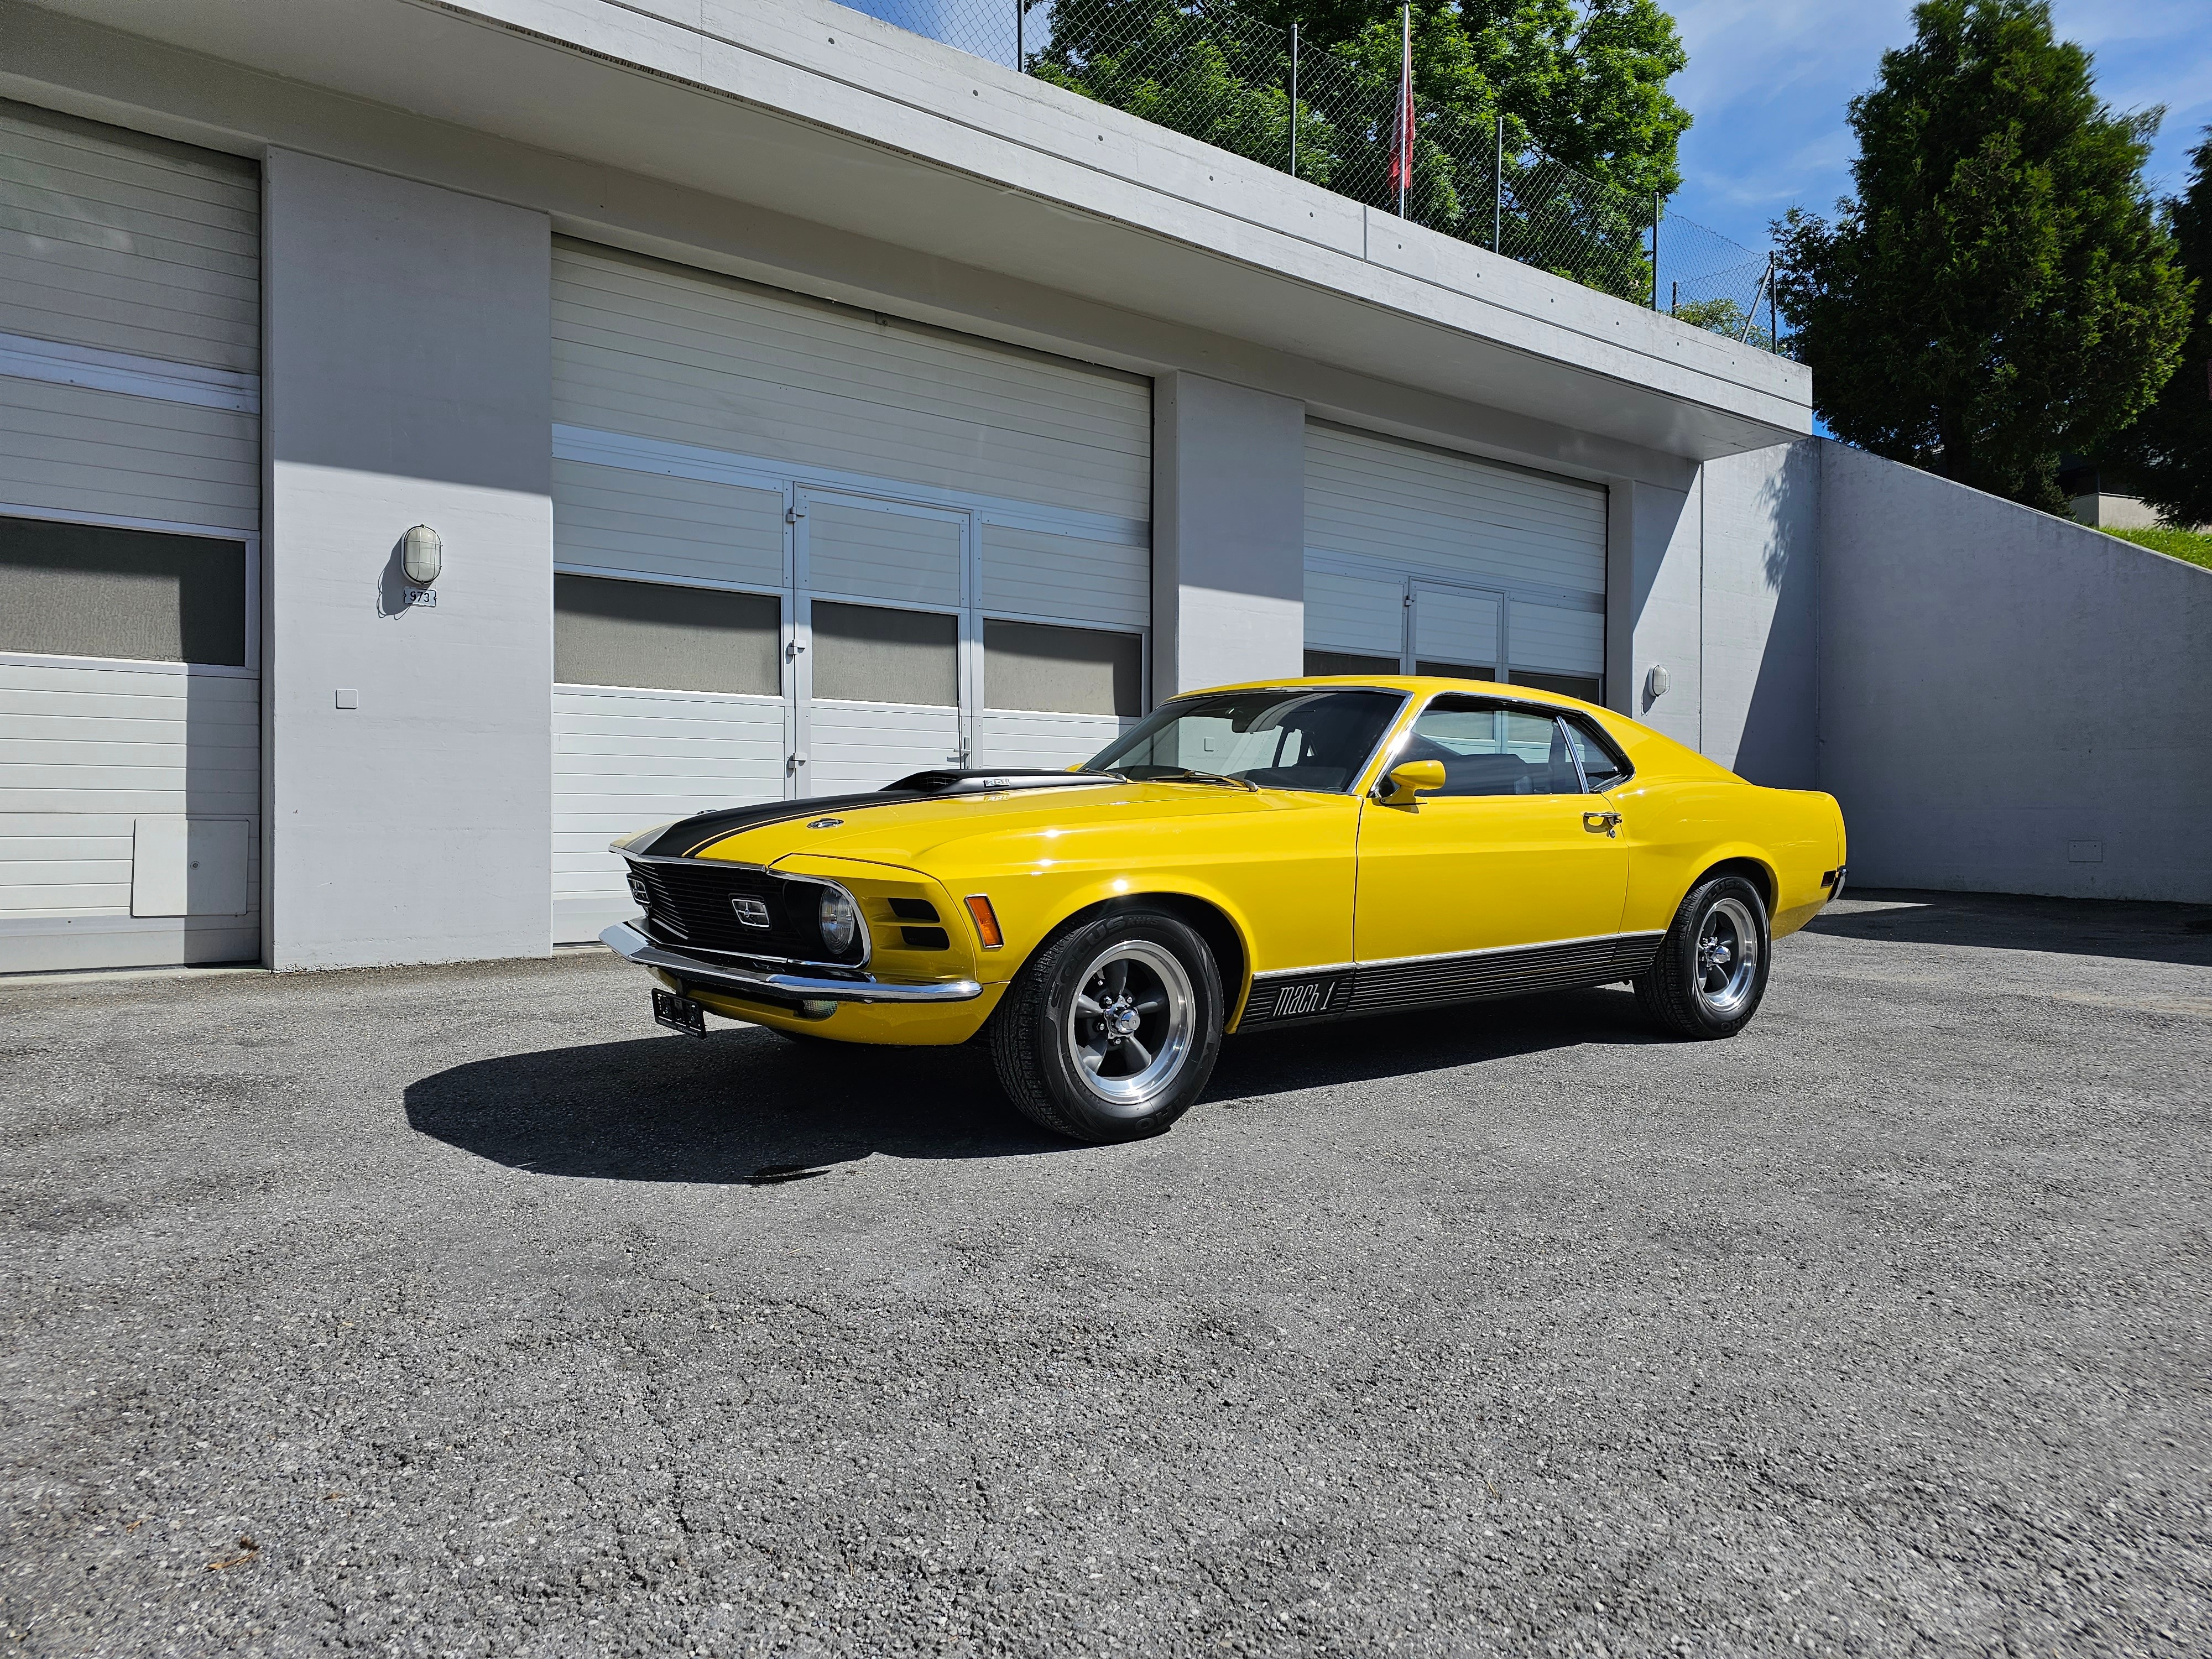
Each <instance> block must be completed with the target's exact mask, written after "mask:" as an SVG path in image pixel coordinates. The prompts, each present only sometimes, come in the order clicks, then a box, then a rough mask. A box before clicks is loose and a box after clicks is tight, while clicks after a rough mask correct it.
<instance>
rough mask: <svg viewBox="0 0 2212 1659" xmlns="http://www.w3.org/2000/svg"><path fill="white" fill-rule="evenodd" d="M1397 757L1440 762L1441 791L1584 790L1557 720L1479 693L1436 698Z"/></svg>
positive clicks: (1516, 792) (1568, 792) (1564, 792)
mask: <svg viewBox="0 0 2212 1659" xmlns="http://www.w3.org/2000/svg"><path fill="white" fill-rule="evenodd" d="M1397 758H1398V759H1399V760H1400V761H1412V760H1433V761H1442V762H1443V768H1444V787H1443V788H1442V789H1441V790H1438V791H1437V794H1439V795H1573V794H1579V793H1581V792H1582V782H1581V780H1580V779H1578V778H1577V776H1576V775H1575V766H1574V761H1573V759H1572V757H1571V756H1570V755H1569V754H1568V752H1567V744H1566V737H1565V733H1564V732H1563V731H1562V730H1561V728H1560V726H1559V722H1558V721H1557V720H1552V719H1550V718H1548V717H1547V716H1546V715H1542V714H1528V713H1527V712H1525V711H1524V710H1522V709H1517V708H1500V707H1499V706H1498V705H1497V704H1496V703H1492V702H1484V701H1483V700H1482V699H1480V698H1478V697H1438V698H1437V699H1436V701H1434V702H1431V704H1430V705H1429V706H1428V707H1427V708H1425V709H1424V710H1422V711H1421V714H1420V716H1419V718H1418V719H1417V720H1414V722H1413V732H1412V733H1411V735H1410V736H1409V737H1408V738H1407V740H1406V746H1405V747H1404V748H1403V749H1402V750H1400V751H1399V753H1398V757H1397ZM1431 799H1433V797H1431Z"/></svg>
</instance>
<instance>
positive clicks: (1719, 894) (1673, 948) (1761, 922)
mask: <svg viewBox="0 0 2212 1659" xmlns="http://www.w3.org/2000/svg"><path fill="white" fill-rule="evenodd" d="M1771 944H1772V940H1771V938H1770V936H1769V934H1768V932H1767V924H1766V902H1765V899H1763V898H1761V897H1760V896H1759V889H1758V888H1756V887H1754V886H1753V885H1752V884H1751V883H1750V882H1748V881H1747V880H1745V879H1744V878H1742V877H1741V876H1716V877H1714V878H1712V879H1711V880H1710V881H1703V882H1699V884H1698V885H1697V886H1696V887H1695V888H1693V889H1692V890H1691V892H1690V896H1688V897H1687V898H1686V899H1684V900H1683V901H1682V908H1680V910H1677V911H1676V912H1675V913H1674V926H1673V927H1669V928H1668V930H1667V937H1666V938H1665V939H1662V941H1661V942H1660V945H1659V953H1658V955H1657V956H1656V957H1653V958H1652V962H1651V966H1650V968H1648V969H1645V970H1644V973H1643V974H1642V975H1638V979H1637V981H1636V1000H1637V1002H1638V1005H1639V1006H1641V1007H1642V1008H1643V1010H1644V1013H1645V1014H1646V1015H1648V1016H1649V1017H1650V1018H1651V1020H1652V1021H1653V1022H1654V1023H1655V1024H1657V1025H1659V1026H1660V1027H1661V1028H1662V1029H1663V1030H1668V1031H1671V1032H1673V1033H1674V1035H1675V1036H1686V1037H1731V1036H1735V1034H1736V1033H1737V1032H1738V1031H1741V1030H1743V1028H1744V1027H1745V1026H1747V1025H1748V1024H1751V1017H1752V1016H1753V1014H1755V1013H1757V1012H1759V1001H1760V999H1762V998H1763V997H1765V994H1766V970H1767V962H1768V957H1769V954H1770V947H1771Z"/></svg>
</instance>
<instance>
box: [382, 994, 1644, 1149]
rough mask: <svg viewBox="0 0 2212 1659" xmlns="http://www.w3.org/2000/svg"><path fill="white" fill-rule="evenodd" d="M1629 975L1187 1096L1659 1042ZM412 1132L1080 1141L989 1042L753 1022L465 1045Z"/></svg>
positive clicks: (422, 1096) (1249, 1098)
mask: <svg viewBox="0 0 2212 1659" xmlns="http://www.w3.org/2000/svg"><path fill="white" fill-rule="evenodd" d="M1652 1041H1656V1039H1655V1038H1654V1037H1653V1036H1652V1035H1651V1033H1650V1031H1649V1030H1647V1029H1646V1028H1645V1027H1644V1025H1643V1024H1642V1023H1641V1021H1640V1019H1639V1018H1638V1015H1637V1012H1636V1006H1635V1000H1634V998H1633V997H1632V995H1631V994H1629V993H1628V992H1627V991H1626V989H1624V988H1615V989H1607V990H1595V991H1568V992H1559V993H1554V994H1550V995H1547V996H1537V997H1526V998H1517V999H1515V1000H1510V1001H1501V1002H1493V1003H1483V1004H1479V1005H1476V1006H1474V1007H1471V1008H1468V1007H1462V1008H1455V1009H1449V1010H1439V1011H1437V1012H1429V1013H1419V1014H1398V1015H1391V1016H1389V1017H1385V1018H1376V1019H1363V1020H1353V1021H1346V1022H1345V1023H1343V1024H1334V1025H1322V1026H1316V1027H1310V1028H1308V1029H1305V1030H1280V1031H1266V1030H1262V1031H1261V1032H1256V1033H1254V1034H1252V1035H1250V1036H1241V1037H1231V1039H1229V1041H1228V1042H1226V1043H1225V1044H1224V1045H1223V1048H1222V1054H1221V1060H1220V1063H1219V1065H1218V1066H1217V1067H1216V1068H1215V1070H1214V1074H1213V1080H1212V1084H1211V1085H1209V1087H1208V1088H1207V1090H1206V1097H1205V1099H1204V1100H1203V1101H1201V1103H1200V1106H1199V1108H1198V1109H1199V1110H1200V1111H1204V1110H1206V1109H1207V1107H1208V1105H1209V1104H1215V1105H1231V1104H1240V1103H1251V1102H1254V1101H1256V1100H1259V1099H1261V1098H1264V1097H1267V1096H1269V1095H1275V1094H1283V1093H1288V1092H1291V1091H1297V1090H1300V1089H1313V1088H1323V1087H1327V1086H1329V1085H1343V1084H1347V1083H1353V1084H1356V1083H1365V1082H1383V1081H1386V1080H1389V1079H1401V1078H1405V1077H1408V1076H1411V1075H1414V1074H1417V1073H1425V1072H1436V1071H1443V1070H1448V1069H1449V1068H1451V1067H1454V1066H1468V1065H1475V1064H1479V1063H1480V1062H1482V1061H1484V1060H1496V1059H1499V1058H1503V1057H1504V1056H1506V1055H1510V1054H1526V1053H1528V1052H1531V1051H1534V1050H1538V1049H1551V1048H1570V1047H1574V1046H1577V1045H1580V1044H1583V1043H1592V1042H1596V1043H1626V1042H1652ZM405 1101H406V1108H407V1121H408V1122H409V1123H410V1125H411V1126H412V1127H414V1128H415V1129H416V1131H418V1132H419V1133H422V1134H426V1135H429V1136H431V1137H433V1138H434V1139H439V1140H442V1141H444V1142H446V1143H447V1144H448V1145H449V1146H457V1147H459V1148H460V1149H462V1150H463V1151H465V1152H471V1153H474V1154H475V1155H477V1157H480V1158H489V1159H490V1160H492V1161H493V1162H495V1163H498V1164H506V1165H507V1166H508V1167H509V1168H512V1169H516V1170H530V1171H533V1172H537V1173H540V1174H544V1175H557V1176H592V1177H597V1178H599V1179H604V1180H615V1181H676V1182H694V1183H698V1184H702V1185H719V1186H726V1185H733V1184H750V1185H755V1186H769V1185H775V1184H781V1183H783V1182H793V1181H803V1180H805V1179H807V1178H809V1177H810V1176H813V1175H817V1174H819V1173H821V1172H822V1171H823V1170H826V1169H828V1168H829V1167H831V1166H834V1165H836V1164H847V1163H854V1162H858V1161H859V1160H860V1159H862V1158H867V1157H869V1156H871V1155H872V1154H874V1153H878V1152H880V1153H883V1154H885V1155H887V1156H890V1157H893V1158H1010V1157H1021V1156H1038V1155H1043V1154H1048V1153H1059V1152H1071V1151H1074V1150H1077V1148H1076V1147H1075V1146H1073V1143H1070V1142H1068V1141H1065V1140H1062V1139H1059V1138H1058V1137H1057V1136H1054V1135H1048V1134H1047V1133H1044V1132H1043V1131H1042V1130H1040V1129H1037V1128H1036V1127H1032V1126H1031V1125H1030V1123H1029V1122H1028V1121H1026V1120H1025V1119H1024V1118H1023V1117H1022V1116H1021V1115H1019V1114H1018V1113H1017V1112H1016V1111H1015V1110H1014V1109H1013V1108H1012V1106H1010V1105H1008V1104H1007V1103H1006V1098H1005V1097H1004V1096H1003V1095H1002V1094H1001V1093H1000V1091H999V1086H998V1083H997V1081H996V1079H994V1076H993V1074H992V1071H991V1065H990V1058H989V1055H988V1054H987V1053H986V1052H985V1051H984V1050H983V1049H982V1048H981V1047H980V1046H973V1045H971V1046H969V1047H965V1048H860V1047H856V1046H849V1045H847V1044H844V1043H833V1042H793V1041H791V1040H789V1039H787V1038H785V1037H781V1036H776V1035H775V1033H773V1032H770V1031H766V1030H757V1029H753V1028H748V1027H726V1028H722V1029H718V1030H716V1031H714V1034H713V1035H711V1036H708V1038H707V1039H706V1040H705V1041H704V1042H700V1041H697V1040H696V1039H687V1038H684V1037H678V1036H665V1037H663V1036H652V1037H638V1038H634V1039H630V1040H629V1041H625V1042H601V1043H592V1044H588V1045H585V1046H582V1047H577V1048H547V1049H541V1050H538V1051H537V1052H535V1053H530V1054H505V1055H501V1056H499V1057H497V1058H495V1059H491V1060H471V1061H470V1062H469V1063H468V1064H467V1065H465V1066H453V1067H451V1068H449V1069H447V1070H446V1071H442V1072H438V1073H433V1074H432V1075H430V1076H428V1077H426V1078H423V1079H421V1080H420V1081H418V1082H416V1083H413V1084H410V1085H408V1088H407V1090H406V1095H405Z"/></svg>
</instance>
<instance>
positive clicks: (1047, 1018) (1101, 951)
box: [986, 910, 1224, 1144]
mask: <svg viewBox="0 0 2212 1659" xmlns="http://www.w3.org/2000/svg"><path fill="white" fill-rule="evenodd" d="M1116 964H1121V967H1120V970H1119V974H1118V976H1117V975H1116V972H1115V965H1116ZM1102 993H1103V995H1100V994H1102ZM1079 998H1080V999H1081V1000H1082V1002H1083V1003H1087V1004H1089V1006H1091V1008H1093V1009H1097V1010H1099V1011H1100V1012H1098V1013H1097V1014H1096V1015H1093V1014H1088V1013H1085V1012H1084V1011H1083V1008H1082V1006H1080V1005H1079ZM1153 1000H1157V1001H1158V1004H1159V1006H1158V1008H1157V1009H1151V1008H1150V1007H1149V1006H1148V1005H1149V1004H1150V1003H1151V1002H1152V1001H1153ZM1131 1018H1134V1020H1135V1024H1133V1025H1130V1024H1129V1020H1130V1019H1131ZM1223 1019H1224V1009H1223V1006H1222V994H1221V975H1220V971H1219V969H1217V968H1216V967H1215V965H1214V961H1213V953H1212V951H1209V950H1207V949H1206V941H1205V940H1203V939H1200V938H1199V936H1198V935H1197V933H1194V932H1193V931H1192V930H1191V929H1190V928H1189V927H1187V926H1186V925H1185V924H1183V923H1182V922H1181V921H1177V920H1176V918H1175V917H1173V916H1171V915H1166V914H1165V913H1164V912H1162V911H1158V910H1130V911H1123V912H1121V913H1120V914H1117V915H1108V916H1102V917H1100V918H1099V919H1098V920H1097V921H1090V922H1085V923H1082V924H1079V926H1076V927H1071V928H1069V929H1068V930H1067V931H1066V933H1061V934H1060V935H1059V936H1058V937H1057V938H1055V939H1048V940H1047V941H1046V942H1045V943H1044V945H1042V947H1040V948H1039V950H1038V951H1037V953H1036V955H1035V956H1033V957H1030V960H1029V961H1028V962H1026V963H1023V965H1022V969H1021V971H1020V972H1019V973H1018V974H1016V975H1014V980H1013V983H1012V984H1011V985H1009V986H1008V987H1006V996H1005V998H1004V1000H1001V1001H1000V1004H999V1006H998V1007H997V1008H996V1009H995V1010H994V1011H993V1012H992V1015H991V1019H990V1024H989V1025H988V1026H987V1028H986V1029H987V1034H988V1036H989V1039H990V1047H991V1060H992V1063H993V1065H994V1066H996V1068H997V1070H998V1073H999V1083H1000V1087H1002V1088H1003V1089H1005V1090H1006V1097H1007V1098H1008V1099H1009V1100H1011V1101H1012V1102H1013V1103H1014V1105H1015V1107H1016V1108H1017V1109H1018V1110H1019V1111H1020V1112H1021V1114H1022V1115H1024V1117H1026V1118H1028V1119H1029V1120H1030V1121H1031V1122H1032V1123H1035V1124H1036V1125H1037V1126H1038V1127H1040V1128H1043V1129H1048V1130H1050V1131H1051V1132H1052V1133H1054V1134H1059V1135H1066V1136H1067V1137H1068V1138H1069V1139H1072V1140H1086V1141H1091V1142H1092V1143H1094V1144H1103V1143H1105V1142H1109V1141H1117V1140H1141V1139H1144V1138H1145V1137H1146V1136H1147V1135H1156V1134H1158V1133H1161V1132H1162V1131H1164V1129H1166V1128H1167V1127H1168V1126H1169V1125H1170V1124H1171V1123H1173V1122H1174V1121H1176V1119H1177V1118H1179V1117H1181V1116H1182V1115H1183V1114H1184V1113H1185V1112H1187V1111H1188V1110H1189V1109H1190V1107H1191V1103H1192V1102H1194V1101H1195V1100H1196V1099H1197V1098H1198V1097H1199V1095H1200V1092H1201V1091H1203V1090H1204V1089H1205V1087H1206V1080H1207V1079H1209V1078H1211V1077H1212V1075H1213V1062H1214V1061H1215V1060H1216V1059H1217V1058H1218V1057H1219V1055H1220V1053H1221V1027H1222V1024H1223ZM1123 1028H1127V1029H1123ZM1079 1055H1095V1056H1097V1058H1098V1060H1099V1063H1098V1065H1097V1066H1095V1067H1094V1066H1090V1065H1086V1064H1085V1061H1084V1060H1083V1059H1081V1058H1079ZM1139 1056H1142V1057H1143V1059H1142V1060H1140V1059H1139ZM1143 1060H1149V1061H1150V1062H1151V1064H1150V1065H1149V1066H1147V1065H1146V1064H1144V1063H1143Z"/></svg>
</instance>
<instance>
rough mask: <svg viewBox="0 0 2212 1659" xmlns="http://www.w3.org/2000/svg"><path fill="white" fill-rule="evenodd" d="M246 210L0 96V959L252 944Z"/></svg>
mask: <svg viewBox="0 0 2212 1659" xmlns="http://www.w3.org/2000/svg"><path fill="white" fill-rule="evenodd" d="M259 216H260V187H259V184H258V178H257V174H256V169H255V167H253V165H252V163H251V162H247V161H239V160H237V159H235V158H234V157H231V156H228V155H215V154H212V153H210V152H209V151H205V150H200V149H191V148H188V147H186V146H185V145H181V144H174V143H168V142H167V141H166V140H163V139H159V138H153V137H145V136H143V135H140V134H137V133H131V132H127V131H123V130H121V129H119V128H115V127H109V126H102V125H94V124H93V123H90V122H86V121H79V120H76V119H73V118H70V117H67V116H62V115H56V114H52V113H49V112H45V111H41V110H37V109H33V108H31V107H30V106H26V105H21V104H14V103H8V102H4V101H0V970H15V971H20V970H24V969H55V968H74V967H100V966H120V965H134V964H146V963H180V962H222V961H234V960H240V959H250V958H252V957H257V956H258V954H259V953H260V917H259V911H260V904H259V900H258V842H259V835H258V823H259V778H260V714H259V697H258V664H257V659H256V645H257V629H256V628H255V626H254V618H255V617H256V616H257V614H258V604H257V597H256V582H257V580H258V560H259V554H258V533H257V532H258V528H259V522H260V520H259V509H260V464H259V459H258V425H259V419H258V411H259V407H260V398H259V379H258V371H259V367H260V365H259V337H260V336H259V329H260V293H259V287H260V280H259V272H260V222H259Z"/></svg>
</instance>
